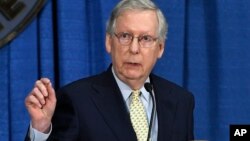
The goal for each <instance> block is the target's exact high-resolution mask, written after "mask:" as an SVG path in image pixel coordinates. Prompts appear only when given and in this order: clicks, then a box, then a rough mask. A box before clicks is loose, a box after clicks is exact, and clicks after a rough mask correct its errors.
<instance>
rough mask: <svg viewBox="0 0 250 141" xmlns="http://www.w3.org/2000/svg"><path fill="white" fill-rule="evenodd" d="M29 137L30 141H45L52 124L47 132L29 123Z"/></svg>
mask: <svg viewBox="0 0 250 141" xmlns="http://www.w3.org/2000/svg"><path fill="white" fill-rule="evenodd" d="M29 131H30V132H29V137H30V140H31V141H46V140H47V139H48V138H49V135H50V134H51V131H52V124H51V125H50V129H49V133H47V134H46V133H43V132H40V131H38V130H36V129H35V128H33V127H32V125H31V123H30V130H29Z"/></svg>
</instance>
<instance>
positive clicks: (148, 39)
mask: <svg viewBox="0 0 250 141" xmlns="http://www.w3.org/2000/svg"><path fill="white" fill-rule="evenodd" d="M142 40H143V41H147V42H150V41H152V40H153V39H152V37H150V36H149V35H145V36H142Z"/></svg>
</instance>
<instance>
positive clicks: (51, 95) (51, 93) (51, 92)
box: [47, 82, 56, 101]
mask: <svg viewBox="0 0 250 141" xmlns="http://www.w3.org/2000/svg"><path fill="white" fill-rule="evenodd" d="M47 90H48V93H49V95H48V99H50V100H51V101H56V94H55V89H54V88H53V86H52V83H51V82H50V83H49V84H48V85H47Z"/></svg>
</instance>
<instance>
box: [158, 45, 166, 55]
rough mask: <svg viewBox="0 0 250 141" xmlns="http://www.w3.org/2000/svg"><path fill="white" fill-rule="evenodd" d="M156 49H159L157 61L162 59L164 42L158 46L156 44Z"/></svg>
mask: <svg viewBox="0 0 250 141" xmlns="http://www.w3.org/2000/svg"><path fill="white" fill-rule="evenodd" d="M158 47H159V52H158V59H159V58H161V57H162V55H163V52H164V49H165V42H164V41H161V42H160V43H159V44H158Z"/></svg>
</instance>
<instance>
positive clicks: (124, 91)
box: [112, 67, 150, 102]
mask: <svg viewBox="0 0 250 141" xmlns="http://www.w3.org/2000/svg"><path fill="white" fill-rule="evenodd" d="M112 73H113V75H114V77H115V80H116V82H117V84H118V87H119V89H120V91H121V93H122V96H123V99H124V100H125V101H127V100H128V99H129V96H130V94H131V92H132V91H133V90H132V89H131V88H130V87H129V86H128V85H127V84H125V83H124V82H122V81H121V80H120V79H119V78H118V77H117V76H116V74H115V72H114V69H113V67H112ZM145 82H150V79H149V77H148V78H147V79H146V81H145ZM140 91H141V93H142V98H144V99H145V100H146V101H147V102H148V101H149V96H150V95H149V93H148V92H147V90H146V89H145V87H142V88H140Z"/></svg>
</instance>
